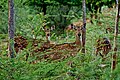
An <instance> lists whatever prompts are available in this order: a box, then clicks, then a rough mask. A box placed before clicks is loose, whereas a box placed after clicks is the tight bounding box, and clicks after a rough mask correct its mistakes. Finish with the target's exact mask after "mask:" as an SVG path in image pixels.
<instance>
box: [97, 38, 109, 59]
mask: <svg viewBox="0 0 120 80" xmlns="http://www.w3.org/2000/svg"><path fill="white" fill-rule="evenodd" d="M110 50H111V43H110V41H109V40H108V39H107V38H102V39H98V40H97V45H96V51H95V52H96V55H98V53H100V56H102V57H104V56H106V55H107V54H108V53H109V52H110Z"/></svg>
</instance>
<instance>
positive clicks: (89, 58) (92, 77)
mask: <svg viewBox="0 0 120 80" xmlns="http://www.w3.org/2000/svg"><path fill="white" fill-rule="evenodd" d="M99 17H100V19H98V21H100V22H102V24H101V25H99V24H98V22H97V21H96V20H93V21H94V24H91V23H88V24H87V33H86V53H85V54H83V53H81V52H78V53H77V55H76V56H75V57H72V56H71V57H68V58H66V59H63V60H54V61H51V60H46V59H43V60H42V61H38V63H33V64H31V63H30V62H31V61H32V60H35V58H36V57H35V56H34V57H32V56H30V57H29V59H28V61H25V55H26V53H31V46H28V47H27V49H25V50H23V51H21V52H19V54H17V56H16V58H14V59H10V58H9V57H6V54H7V51H6V50H7V43H6V42H3V40H4V39H5V40H6V39H7V35H4V34H0V41H1V42H0V53H1V54H0V55H1V57H0V61H1V62H0V80H119V79H120V77H119V75H120V71H119V66H120V59H119V58H118V59H117V61H118V63H117V66H116V69H115V70H114V71H113V72H111V61H112V59H111V55H112V53H113V50H111V52H110V53H109V54H108V55H107V59H106V60H105V61H103V60H102V58H101V57H100V56H95V44H96V40H97V39H98V38H102V37H107V38H109V39H110V41H111V43H112V49H113V37H114V36H113V33H110V34H106V33H105V28H107V27H112V26H114V18H115V11H114V9H112V10H110V12H109V13H107V14H105V13H103V14H99ZM19 24H20V23H19ZM29 33H30V32H29ZM29 33H28V34H29ZM55 36H56V37H54V36H53V37H52V40H53V41H55V42H56V43H65V42H66V39H65V34H61V36H59V37H58V36H57V35H55ZM42 38H43V37H42ZM74 40H75V37H73V36H70V38H69V39H68V42H73V41H74ZM119 40H120V35H118V42H117V43H118V53H117V54H118V55H117V57H120V55H119V53H120V49H119V45H120V41H119ZM65 53H67V52H65ZM36 54H37V53H36ZM42 54H45V52H43V53H39V54H38V55H42ZM48 54H49V53H48ZM101 64H104V65H105V67H101V66H100V65H101Z"/></svg>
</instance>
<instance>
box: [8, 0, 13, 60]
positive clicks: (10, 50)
mask: <svg viewBox="0 0 120 80" xmlns="http://www.w3.org/2000/svg"><path fill="white" fill-rule="evenodd" d="M8 39H9V44H8V54H9V55H10V57H11V58H14V2H13V0H8Z"/></svg>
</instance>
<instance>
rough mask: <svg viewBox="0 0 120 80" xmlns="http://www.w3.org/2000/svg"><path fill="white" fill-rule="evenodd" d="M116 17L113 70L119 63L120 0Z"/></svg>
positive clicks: (117, 0)
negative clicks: (119, 29)
mask: <svg viewBox="0 0 120 80" xmlns="http://www.w3.org/2000/svg"><path fill="white" fill-rule="evenodd" d="M116 3H117V5H116V19H115V30H114V51H113V52H114V53H113V55H112V65H111V70H114V69H115V68H116V64H117V48H118V45H117V42H118V41H117V37H118V23H119V10H120V0H116Z"/></svg>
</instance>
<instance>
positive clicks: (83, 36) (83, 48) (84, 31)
mask: <svg viewBox="0 0 120 80" xmlns="http://www.w3.org/2000/svg"><path fill="white" fill-rule="evenodd" d="M82 4H83V5H82V7H83V28H82V51H81V52H82V53H85V42H86V1H85V0H83V3H82Z"/></svg>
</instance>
